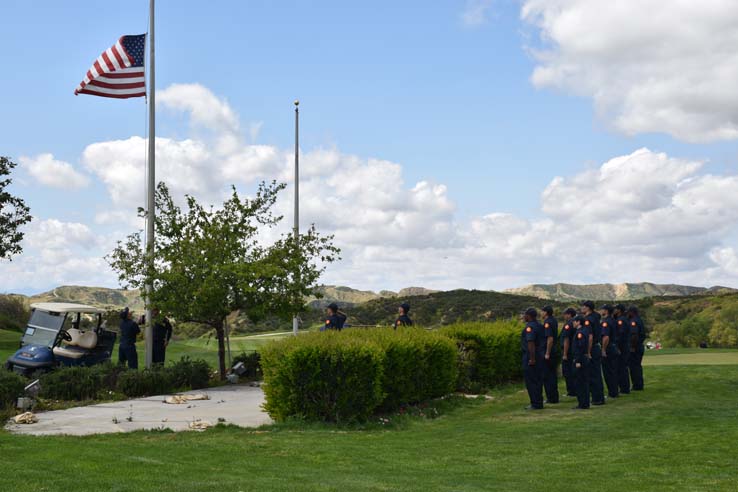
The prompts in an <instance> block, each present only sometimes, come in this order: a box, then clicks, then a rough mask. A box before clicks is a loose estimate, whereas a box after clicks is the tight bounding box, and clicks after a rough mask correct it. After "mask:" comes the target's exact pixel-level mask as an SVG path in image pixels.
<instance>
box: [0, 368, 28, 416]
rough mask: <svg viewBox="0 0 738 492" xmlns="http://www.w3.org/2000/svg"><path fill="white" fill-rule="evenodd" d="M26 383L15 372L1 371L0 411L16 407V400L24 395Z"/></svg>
mask: <svg viewBox="0 0 738 492" xmlns="http://www.w3.org/2000/svg"><path fill="white" fill-rule="evenodd" d="M24 387H25V381H24V380H23V378H22V377H20V376H19V375H18V374H16V373H14V372H8V371H2V370H0V410H2V409H4V408H12V407H13V406H15V400H16V398H18V397H19V396H21V395H22V394H23V388H24Z"/></svg>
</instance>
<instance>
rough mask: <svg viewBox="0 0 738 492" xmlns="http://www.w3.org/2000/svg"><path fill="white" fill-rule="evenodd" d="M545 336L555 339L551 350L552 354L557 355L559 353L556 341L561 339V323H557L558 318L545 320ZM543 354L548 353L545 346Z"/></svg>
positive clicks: (551, 317) (550, 317)
mask: <svg viewBox="0 0 738 492" xmlns="http://www.w3.org/2000/svg"><path fill="white" fill-rule="evenodd" d="M543 334H544V335H545V337H546V338H548V337H553V339H554V345H553V348H552V349H551V354H555V353H556V352H557V348H556V339H557V338H559V322H558V321H556V318H554V317H553V316H549V317H548V318H546V319H545V320H543ZM543 353H544V354H545V353H546V348H545V346H544V349H543Z"/></svg>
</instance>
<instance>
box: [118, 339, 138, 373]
mask: <svg viewBox="0 0 738 492" xmlns="http://www.w3.org/2000/svg"><path fill="white" fill-rule="evenodd" d="M126 363H128V367H129V368H130V369H138V354H137V353H136V346H135V345H131V346H129V347H122V346H120V345H119V346H118V364H120V365H122V366H124V365H126Z"/></svg>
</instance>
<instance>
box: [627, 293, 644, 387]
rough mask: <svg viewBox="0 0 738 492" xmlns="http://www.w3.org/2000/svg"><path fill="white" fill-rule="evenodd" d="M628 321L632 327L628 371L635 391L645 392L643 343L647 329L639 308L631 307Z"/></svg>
mask: <svg viewBox="0 0 738 492" xmlns="http://www.w3.org/2000/svg"><path fill="white" fill-rule="evenodd" d="M628 319H629V322H630V326H629V327H628V328H629V330H630V333H629V335H630V355H629V356H628V369H629V370H630V379H631V381H632V382H633V390H634V391H643V366H642V365H641V363H642V362H643V353H644V347H643V342H644V341H645V340H646V328H645V327H644V326H643V320H641V316H640V314H639V313H638V308H637V307H635V306H630V307H629V308H628Z"/></svg>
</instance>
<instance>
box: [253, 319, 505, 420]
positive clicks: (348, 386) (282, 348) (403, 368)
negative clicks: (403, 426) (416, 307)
mask: <svg viewBox="0 0 738 492" xmlns="http://www.w3.org/2000/svg"><path fill="white" fill-rule="evenodd" d="M452 328H453V327H452ZM458 328H459V329H458V330H457V331H452V330H450V329H449V331H445V330H443V331H435V332H429V331H425V330H422V329H417V328H407V329H400V330H397V331H395V330H391V329H383V328H380V329H370V330H356V329H349V330H344V331H342V332H323V333H310V334H306V335H303V336H300V337H297V338H288V339H285V340H281V341H279V342H275V343H273V344H270V345H268V346H267V347H266V348H265V349H264V350H263V351H262V360H261V363H262V367H263V371H264V392H265V396H266V404H265V409H266V410H267V412H269V414H270V415H271V416H272V418H274V419H275V420H278V421H279V420H285V419H287V418H289V417H298V418H304V419H307V420H321V421H336V422H347V421H348V422H350V421H362V420H365V419H366V418H368V417H369V416H370V415H372V414H373V413H375V412H376V411H392V410H394V409H396V408H398V407H400V406H402V405H404V404H412V403H417V402H420V401H424V400H428V399H431V398H437V397H440V396H444V395H447V394H449V393H451V392H452V391H453V390H454V389H455V388H456V387H457V385H458V384H459V382H460V378H459V376H458V374H459V366H460V362H459V359H460V354H471V353H473V355H474V357H473V359H474V361H475V362H474V364H481V365H482V366H481V367H472V369H471V370H470V372H471V374H473V380H475V381H476V380H480V376H479V374H481V375H482V376H481V377H483V378H485V379H484V381H489V385H491V384H493V382H494V383H496V382H500V381H502V380H504V379H510V378H512V377H514V376H515V375H516V371H518V372H519V363H518V362H517V359H518V358H519V353H518V351H519V349H518V347H517V346H513V347H512V350H513V352H514V354H512V355H510V356H505V357H502V356H501V355H500V356H499V357H498V353H497V352H498V351H500V350H503V349H504V350H507V349H509V348H510V347H509V344H508V341H509V339H511V338H512V339H514V338H515V337H514V336H513V335H512V334H513V333H514V332H518V330H519V326H517V325H516V324H513V323H506V324H501V325H500V324H499V323H498V324H492V325H490V324H475V325H468V326H466V327H465V329H464V330H462V329H461V327H458ZM475 332H479V333H480V334H479V335H478V336H477V337H476V339H477V340H479V341H478V342H477V345H478V346H479V347H480V348H477V349H474V351H472V350H471V349H469V348H466V347H467V346H468V345H470V340H472V335H473V334H474V333H475ZM461 346H463V347H464V348H463V349H460V348H459V347H461ZM498 364H499V365H501V366H500V367H497V365H498ZM470 377H471V376H470ZM464 381H466V379H464ZM486 384H487V383H485V385H486ZM461 389H465V387H464V388H461Z"/></svg>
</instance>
